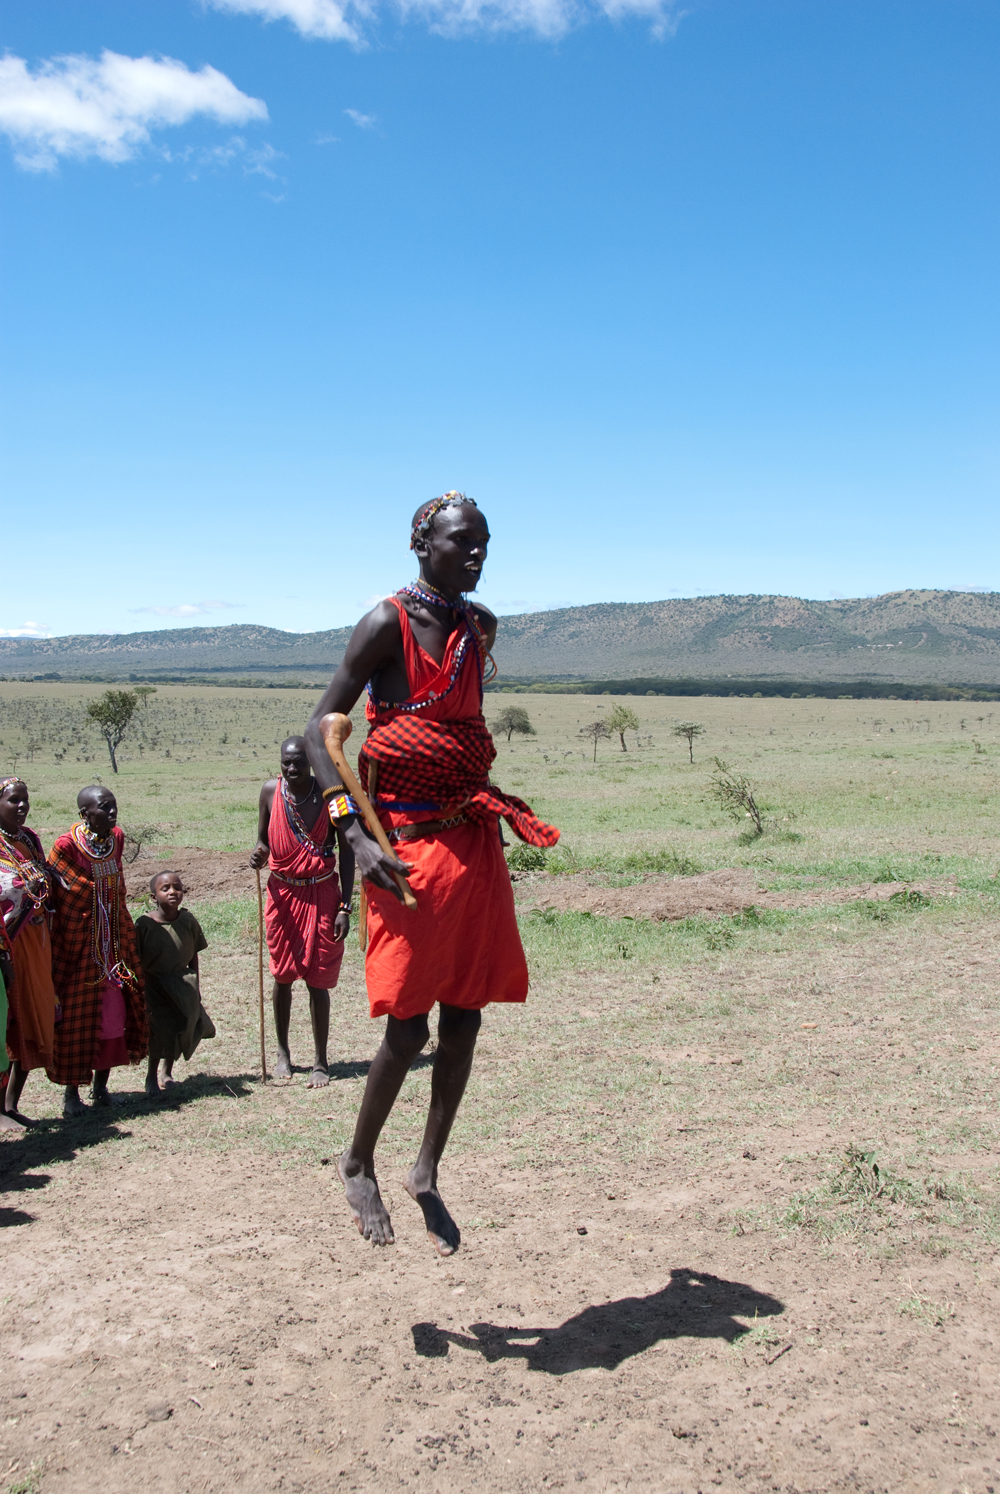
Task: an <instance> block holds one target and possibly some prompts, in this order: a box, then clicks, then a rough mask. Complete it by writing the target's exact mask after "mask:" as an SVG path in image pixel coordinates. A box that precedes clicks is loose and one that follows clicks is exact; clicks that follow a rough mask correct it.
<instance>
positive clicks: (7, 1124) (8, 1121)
mask: <svg viewBox="0 0 1000 1494" xmlns="http://www.w3.org/2000/svg"><path fill="white" fill-rule="evenodd" d="M0 1131H13V1132H15V1133H16V1134H17V1135H18V1136H23V1135H24V1127H23V1126H22V1125H21V1122H20V1121H18V1120H15V1119H14V1117H13V1116H12V1115H11V1114H9V1112H8V1111H6V1110H5V1111H3V1113H2V1114H0Z"/></svg>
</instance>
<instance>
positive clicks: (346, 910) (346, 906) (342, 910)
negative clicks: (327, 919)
mask: <svg viewBox="0 0 1000 1494" xmlns="http://www.w3.org/2000/svg"><path fill="white" fill-rule="evenodd" d="M350 911H351V905H350V903H341V905H340V907H339V908H338V909H337V912H338V913H350Z"/></svg>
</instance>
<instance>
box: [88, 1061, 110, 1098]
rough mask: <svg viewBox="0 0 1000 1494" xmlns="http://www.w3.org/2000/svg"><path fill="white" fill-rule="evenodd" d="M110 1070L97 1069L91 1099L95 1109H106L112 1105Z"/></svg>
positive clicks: (91, 1087)
mask: <svg viewBox="0 0 1000 1494" xmlns="http://www.w3.org/2000/svg"><path fill="white" fill-rule="evenodd" d="M110 1074H111V1070H110V1069H95V1070H94V1082H93V1084H92V1085H91V1086H90V1098H91V1102H92V1103H93V1105H94V1106H95V1107H98V1106H100V1107H104V1106H106V1105H110V1104H112V1103H113V1102H112V1099H111V1096H110V1095H109V1094H108V1078H109V1076H110Z"/></svg>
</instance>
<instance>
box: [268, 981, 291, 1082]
mask: <svg viewBox="0 0 1000 1494" xmlns="http://www.w3.org/2000/svg"><path fill="white" fill-rule="evenodd" d="M271 1007H272V1010H273V1011H274V1032H275V1036H276V1037H277V1039H278V1056H277V1058H276V1059H275V1061H274V1068H273V1069H272V1070H271V1076H272V1078H274V1079H290V1078H291V1077H292V1055H291V1053H290V1051H289V1048H288V1024H289V1022H290V1020H291V1016H292V988H291V986H290V985H288V986H282V985H279V984H278V982H277V981H275V983H274V990H273V991H272V992H271Z"/></svg>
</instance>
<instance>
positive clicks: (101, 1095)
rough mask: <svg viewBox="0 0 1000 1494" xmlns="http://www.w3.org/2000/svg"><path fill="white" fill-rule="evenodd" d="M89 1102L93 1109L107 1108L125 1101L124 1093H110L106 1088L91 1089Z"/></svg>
mask: <svg viewBox="0 0 1000 1494" xmlns="http://www.w3.org/2000/svg"><path fill="white" fill-rule="evenodd" d="M90 1103H91V1105H92V1106H93V1107H94V1109H95V1110H109V1109H110V1108H111V1106H112V1105H124V1104H126V1103H127V1101H126V1098H125V1096H124V1095H112V1094H109V1093H108V1091H107V1090H106V1089H92V1090H91V1091H90Z"/></svg>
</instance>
